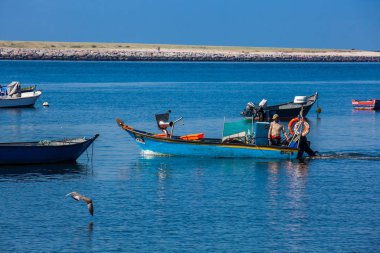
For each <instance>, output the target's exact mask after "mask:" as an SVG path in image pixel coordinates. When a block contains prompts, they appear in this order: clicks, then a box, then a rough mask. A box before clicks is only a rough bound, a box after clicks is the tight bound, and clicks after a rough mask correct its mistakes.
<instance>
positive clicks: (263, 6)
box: [0, 0, 380, 50]
mask: <svg viewBox="0 0 380 253" xmlns="http://www.w3.org/2000/svg"><path fill="white" fill-rule="evenodd" d="M0 40H31V41H78V42H86V41H88V42H128V43H161V44H191V45H230V46H260V47H297V48H346V49H351V48H356V49H369V50H380V0H310V1H309V0H260V1H258V0H233V1H230V0H219V1H217V0H213V1H210V0H187V1H185V0H0Z"/></svg>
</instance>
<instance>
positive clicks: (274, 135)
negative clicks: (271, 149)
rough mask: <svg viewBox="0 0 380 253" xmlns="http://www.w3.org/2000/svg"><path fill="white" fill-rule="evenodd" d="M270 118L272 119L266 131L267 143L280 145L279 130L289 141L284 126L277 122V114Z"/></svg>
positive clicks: (278, 118)
mask: <svg viewBox="0 0 380 253" xmlns="http://www.w3.org/2000/svg"><path fill="white" fill-rule="evenodd" d="M272 120H273V121H272V122H271V123H270V127H269V131H268V140H269V145H275V146H279V145H281V132H283V134H284V136H285V138H286V140H287V141H289V137H288V135H287V134H286V131H285V128H284V126H283V125H282V124H280V123H279V120H280V117H279V116H278V114H275V115H273V117H272Z"/></svg>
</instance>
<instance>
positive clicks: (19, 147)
mask: <svg viewBox="0 0 380 253" xmlns="http://www.w3.org/2000/svg"><path fill="white" fill-rule="evenodd" d="M98 136H99V135H98V134H96V135H95V136H93V137H91V138H76V139H63V140H42V141H36V142H9V143H0V165H6V164H42V163H63V162H75V161H76V160H77V159H78V157H79V156H80V155H81V154H82V153H83V152H84V151H86V149H87V148H88V147H89V146H90V145H91V144H92V143H93V142H94V141H95V140H96V138H98Z"/></svg>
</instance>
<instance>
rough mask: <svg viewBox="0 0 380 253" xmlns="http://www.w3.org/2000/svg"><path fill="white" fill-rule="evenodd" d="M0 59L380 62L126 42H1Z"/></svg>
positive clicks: (372, 54) (351, 56) (335, 54)
mask: <svg viewBox="0 0 380 253" xmlns="http://www.w3.org/2000/svg"><path fill="white" fill-rule="evenodd" d="M0 60H70V61H200V62H380V52H376V51H362V50H335V49H297V48H295V49H292V48H260V47H222V46H186V45H160V44H129V43H76V42H24V41H0Z"/></svg>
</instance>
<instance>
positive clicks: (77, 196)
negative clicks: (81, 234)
mask: <svg viewBox="0 0 380 253" xmlns="http://www.w3.org/2000/svg"><path fill="white" fill-rule="evenodd" d="M69 195H70V196H71V197H72V198H73V199H75V200H76V201H79V200H83V201H84V202H86V203H87V208H88V211H89V212H90V214H91V215H92V216H94V205H93V203H92V199H90V198H87V197H86V196H83V195H81V194H79V193H77V192H70V193H69V194H67V195H66V197H67V196H69Z"/></svg>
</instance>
